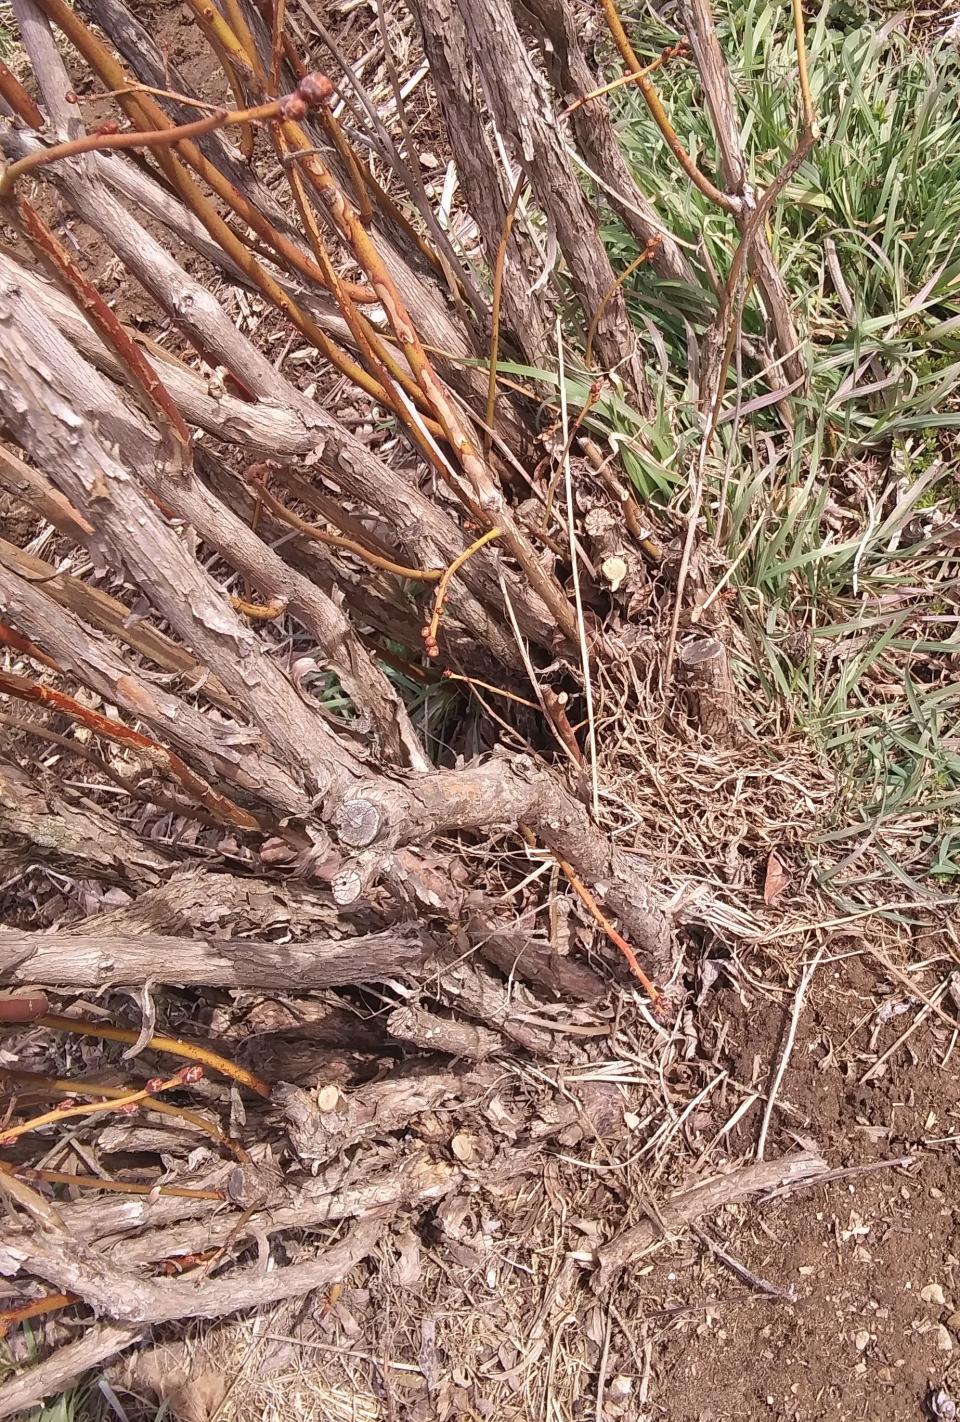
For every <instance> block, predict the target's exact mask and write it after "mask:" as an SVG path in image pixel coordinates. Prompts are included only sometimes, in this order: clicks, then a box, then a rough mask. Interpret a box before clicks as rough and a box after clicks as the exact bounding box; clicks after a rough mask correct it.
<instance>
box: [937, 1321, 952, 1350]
mask: <svg viewBox="0 0 960 1422" xmlns="http://www.w3.org/2000/svg"><path fill="white" fill-rule="evenodd" d="M952 1351H953V1338H952V1337H951V1335H950V1330H949V1328H944V1326H943V1324H942V1323H941V1324H940V1326H939V1327H938V1329H937V1352H938V1353H951V1352H952Z"/></svg>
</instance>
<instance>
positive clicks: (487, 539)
mask: <svg viewBox="0 0 960 1422" xmlns="http://www.w3.org/2000/svg"><path fill="white" fill-rule="evenodd" d="M499 537H500V529H499V528H488V529H487V531H486V533H484V534H482V535H481V536H480V537H479V538H478V539H476V540H475V541H474V542H473V543H471V544H470V547H469V548H465V549H464V550H463V552H462V553H461V554H460V555H459V556H458V557H456V558H454V560H453V562H452V563H451V564H450V566H449V568H445V569H444V571H443V573H442V574H441V577H440V581H439V582H438V584H437V596H436V599H435V600H434V604H433V614H432V616H431V618H430V621H429V623H428V624H427V626H426V627H424V629H423V641H424V646H425V647H426V652H427V656H428V657H438V656H439V655H440V647H439V645H438V643H437V635H438V633H439V631H440V617H441V615H442V613H443V604H444V600H445V598H446V596H447V590H448V589H449V587H450V583H451V581H452V580H453V578H454V577H455V576H456V574H457V573H458V572H459V570H460V569H461V568H462V567H463V565H464V563H466V562H467V560H468V559H470V558H472V557H473V555H474V553H479V551H480V549H481V548H485V547H486V546H487V544H488V543H492V542H493V540H494V539H495V538H499Z"/></svg>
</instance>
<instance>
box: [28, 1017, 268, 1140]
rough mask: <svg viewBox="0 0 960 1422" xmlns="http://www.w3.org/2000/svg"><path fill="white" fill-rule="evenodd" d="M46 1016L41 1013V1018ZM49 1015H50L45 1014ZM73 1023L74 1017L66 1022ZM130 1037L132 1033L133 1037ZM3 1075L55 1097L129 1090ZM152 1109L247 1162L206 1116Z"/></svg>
mask: <svg viewBox="0 0 960 1422" xmlns="http://www.w3.org/2000/svg"><path fill="white" fill-rule="evenodd" d="M42 1015H44V1014H38V1016H42ZM46 1015H47V1016H49V1014H46ZM66 1020H67V1021H69V1022H72V1021H73V1020H74V1019H73V1018H67V1019H66ZM130 1036H131V1038H132V1037H133V1033H131V1034H130ZM0 1076H4V1077H8V1078H9V1079H10V1080H11V1081H16V1082H19V1083H20V1084H21V1085H23V1086H26V1087H29V1088H30V1089H31V1090H32V1091H35V1092H46V1093H47V1094H51V1095H55V1096H109V1097H113V1098H114V1099H116V1098H117V1097H118V1096H125V1095H126V1094H127V1091H128V1089H129V1088H128V1087H126V1086H104V1085H103V1084H101V1083H99V1082H90V1083H88V1084H84V1083H82V1082H76V1081H72V1080H71V1079H70V1077H61V1076H42V1075H40V1074H39V1073H37V1072H32V1071H19V1070H14V1069H13V1068H12V1067H0ZM148 1109H149V1110H151V1111H153V1112H155V1113H156V1114H157V1115H159V1116H176V1117H178V1118H179V1119H180V1120H181V1121H186V1123H187V1124H188V1125H190V1126H193V1127H194V1128H195V1129H196V1130H198V1131H202V1132H203V1134H204V1135H206V1136H209V1137H210V1139H211V1140H213V1141H216V1142H217V1144H218V1145H222V1146H224V1147H225V1148H226V1149H227V1150H228V1151H229V1152H230V1153H231V1155H233V1156H235V1157H236V1158H237V1160H241V1161H244V1160H247V1159H248V1156H247V1152H246V1151H245V1150H244V1148H243V1146H241V1145H240V1144H239V1143H238V1142H237V1141H235V1140H233V1139H232V1138H231V1137H230V1136H227V1135H224V1133H223V1131H221V1129H220V1127H219V1126H216V1125H214V1123H213V1122H212V1121H208V1120H207V1119H206V1117H205V1116H200V1115H198V1114H197V1113H196V1112H195V1111H191V1110H189V1108H188V1107H186V1106H176V1105H174V1104H173V1103H172V1102H170V1101H161V1100H160V1099H159V1097H158V1098H156V1099H154V1100H153V1101H151V1102H150V1106H149V1108H148Z"/></svg>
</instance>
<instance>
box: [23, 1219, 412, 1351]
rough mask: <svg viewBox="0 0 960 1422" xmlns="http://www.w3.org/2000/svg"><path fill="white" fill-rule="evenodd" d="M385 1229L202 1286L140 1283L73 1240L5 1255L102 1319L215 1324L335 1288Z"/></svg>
mask: <svg viewBox="0 0 960 1422" xmlns="http://www.w3.org/2000/svg"><path fill="white" fill-rule="evenodd" d="M386 1224H387V1221H386V1220H385V1219H379V1220H363V1221H361V1222H360V1223H359V1224H356V1225H354V1227H353V1229H352V1230H351V1231H350V1232H349V1234H347V1235H346V1237H345V1238H344V1239H343V1240H342V1241H341V1242H340V1243H339V1244H334V1245H332V1246H331V1247H330V1248H329V1249H327V1250H325V1251H324V1252H323V1253H322V1254H321V1255H320V1256H319V1257H318V1258H316V1259H311V1260H308V1261H307V1262H306V1263H303V1264H289V1265H287V1266H286V1267H285V1268H279V1269H274V1270H273V1271H272V1272H271V1273H268V1274H264V1273H262V1272H261V1270H260V1267H259V1265H254V1266H253V1268H249V1269H242V1270H238V1271H236V1272H234V1273H230V1274H227V1275H225V1276H224V1277H222V1278H216V1279H207V1280H206V1281H205V1282H203V1283H197V1282H195V1281H193V1280H186V1281H180V1280H163V1281H160V1280H156V1279H144V1278H140V1277H139V1276H138V1275H137V1274H132V1273H127V1272H125V1271H122V1270H120V1269H115V1268H112V1267H111V1266H110V1265H109V1264H108V1263H106V1262H105V1260H104V1258H103V1255H102V1254H100V1253H99V1252H98V1251H97V1250H94V1249H91V1248H89V1246H87V1245H85V1244H81V1243H80V1242H79V1240H75V1239H70V1238H69V1237H67V1236H63V1235H60V1236H51V1235H47V1234H43V1233H41V1232H40V1231H38V1232H37V1233H36V1234H35V1235H34V1236H33V1238H32V1239H29V1240H25V1241H24V1242H23V1244H22V1245H21V1246H13V1245H11V1246H9V1247H8V1250H7V1251H6V1252H7V1253H9V1254H10V1255H11V1256H12V1257H13V1259H14V1260H16V1261H17V1262H18V1263H19V1265H20V1268H21V1269H24V1270H26V1271H28V1272H29V1273H31V1274H36V1275H38V1276H39V1277H40V1278H41V1279H46V1280H47V1281H48V1282H54V1281H55V1280H56V1279H62V1280H64V1281H65V1282H63V1283H61V1284H59V1285H58V1287H60V1288H62V1289H64V1290H65V1291H67V1292H69V1293H73V1294H78V1295H79V1296H80V1297H81V1298H82V1299H84V1300H85V1301H86V1302H87V1303H89V1304H91V1305H92V1306H93V1307H94V1308H95V1309H96V1310H97V1311H98V1312H99V1313H102V1314H106V1316H107V1317H108V1318H114V1319H117V1320H119V1321H121V1322H125V1323H135V1324H138V1325H143V1324H146V1323H170V1322H172V1321H174V1320H177V1321H179V1320H181V1319H186V1318H222V1317H223V1316H224V1315H225V1314H232V1313H237V1312H238V1311H239V1310H240V1309H248V1308H256V1307H260V1306H263V1305H265V1304H271V1303H276V1302H277V1301H278V1300H280V1299H288V1298H295V1297H298V1296H300V1295H302V1294H308V1293H310V1292H311V1290H312V1289H322V1288H324V1287H326V1286H328V1285H330V1284H333V1283H337V1282H339V1281H340V1280H341V1279H342V1278H343V1277H344V1275H345V1274H348V1273H349V1272H350V1270H351V1269H352V1268H353V1267H354V1265H356V1264H359V1262H360V1260H361V1259H363V1258H364V1257H365V1256H366V1255H367V1254H369V1252H370V1250H371V1249H372V1248H373V1246H374V1244H375V1243H376V1241H377V1239H378V1238H379V1236H380V1235H381V1234H382V1233H383V1230H384V1229H385V1227H386ZM67 1280H69V1282H66V1281H67Z"/></svg>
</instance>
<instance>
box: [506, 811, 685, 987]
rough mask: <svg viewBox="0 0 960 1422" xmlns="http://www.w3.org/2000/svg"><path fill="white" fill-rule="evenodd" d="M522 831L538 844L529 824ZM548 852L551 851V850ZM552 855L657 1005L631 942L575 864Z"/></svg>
mask: <svg viewBox="0 0 960 1422" xmlns="http://www.w3.org/2000/svg"><path fill="white" fill-rule="evenodd" d="M520 833H521V834H522V835H523V837H524V839H525V840H526V842H527V844H529V845H530V846H531V847H532V846H534V845H535V844H536V842H537V840H536V836H535V834H534V833H533V830H532V829H531V828H530V826H529V825H521V826H520ZM547 852H548V853H549V851H547ZM551 857H552V858H555V859H556V862H557V863H558V864H559V865H560V868H561V869H562V870H563V873H564V874H565V876H566V878H567V879H568V881H569V883H570V887H571V888H572V889H573V891H574V893H575V894H576V895H577V898H578V899H579V900H580V901H581V903H582V904H583V905H584V906H585V907H586V908H587V910H588V911H589V913H590V915H591V917H593V918H594V919H595V920H596V922H597V923H598V924H599V925H600V927H601V928H602V929H603V931H604V933H605V934H606V935H607V937H608V938H609V939H610V942H611V943H612V944H613V945H614V947H616V948H618V949H619V950H620V952H621V953H622V954H623V956H624V958H625V959H626V963H627V967H628V968H629V969H630V972H631V973H632V974H633V976H634V977H635V978H636V980H637V982H638V983H639V984H640V986H641V987H642V988H643V990H644V992H645V993H646V994H647V996H648V997H649V999H650V1001H651V1003H652V1004H653V1006H654V1007H656V1005H657V1004H658V1003H659V1001H660V997H661V993H660V989H659V988H658V987H656V986H655V985H654V984H653V983H652V982H651V981H650V979H649V978H648V977H647V975H646V973H645V972H644V971H643V969H642V968H641V966H640V964H639V963H638V961H637V955H636V953H634V951H633V949H632V948H631V947H630V944H629V943H628V942H627V940H626V939H625V938H624V937H623V935H622V934H621V933H618V932H617V930H616V929H615V928H614V926H613V924H612V923H611V922H610V920H609V919H608V918H607V916H606V914H605V913H604V912H603V909H602V908H601V907H600V905H599V904H598V903H597V901H596V899H595V898H594V897H593V895H592V894H591V892H590V890H589V889H588V888H587V886H586V884H584V882H583V880H582V879H581V878H580V877H579V875H578V874H577V871H576V870H575V869H574V867H573V865H572V864H568V862H567V861H566V859H560V858H559V857H557V856H556V855H553V856H551Z"/></svg>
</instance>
